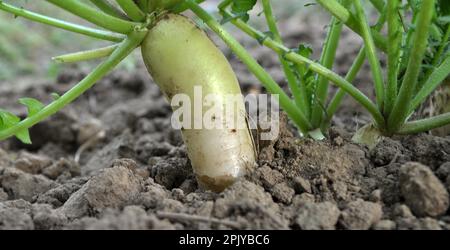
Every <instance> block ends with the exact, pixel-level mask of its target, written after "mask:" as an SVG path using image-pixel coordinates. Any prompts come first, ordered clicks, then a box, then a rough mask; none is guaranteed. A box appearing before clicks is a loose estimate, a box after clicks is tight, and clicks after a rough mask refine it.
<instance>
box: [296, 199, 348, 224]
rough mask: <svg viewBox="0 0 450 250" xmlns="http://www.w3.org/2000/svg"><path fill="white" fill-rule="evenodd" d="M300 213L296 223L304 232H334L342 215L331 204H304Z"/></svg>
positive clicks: (300, 208)
mask: <svg viewBox="0 0 450 250" xmlns="http://www.w3.org/2000/svg"><path fill="white" fill-rule="evenodd" d="M298 211H299V214H298V216H297V219H296V220H295V223H296V224H297V225H298V226H299V227H300V228H301V229H303V230H333V229H335V226H336V224H337V222H338V219H339V214H340V211H339V209H338V207H337V206H336V205H335V204H333V203H331V202H323V203H303V204H302V205H300V207H299V208H298Z"/></svg>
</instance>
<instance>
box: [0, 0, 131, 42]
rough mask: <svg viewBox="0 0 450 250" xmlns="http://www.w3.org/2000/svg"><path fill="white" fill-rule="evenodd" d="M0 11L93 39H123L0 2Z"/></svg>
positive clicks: (114, 40) (102, 31)
mask: <svg viewBox="0 0 450 250" xmlns="http://www.w3.org/2000/svg"><path fill="white" fill-rule="evenodd" d="M0 9H1V10H4V11H6V12H9V13H12V14H14V15H16V16H20V17H23V18H26V19H29V20H32V21H35V22H39V23H43V24H46V25H50V26H53V27H57V28H60V29H64V30H67V31H71V32H75V33H78V34H82V35H86V36H90V37H93V38H98V39H102V40H107V41H112V42H120V41H122V40H123V39H124V38H125V37H124V36H123V35H119V34H115V33H112V32H109V31H104V30H98V29H93V28H89V27H85V26H82V25H78V24H73V23H69V22H65V21H62V20H59V19H56V18H52V17H48V16H44V15H41V14H38V13H34V12H32V11H28V10H25V9H23V8H17V7H15V6H13V5H9V4H6V3H3V2H1V1H0Z"/></svg>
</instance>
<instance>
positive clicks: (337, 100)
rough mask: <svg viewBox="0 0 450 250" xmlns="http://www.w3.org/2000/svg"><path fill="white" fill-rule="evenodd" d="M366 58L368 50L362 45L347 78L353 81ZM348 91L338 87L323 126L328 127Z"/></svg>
mask: <svg viewBox="0 0 450 250" xmlns="http://www.w3.org/2000/svg"><path fill="white" fill-rule="evenodd" d="M365 59H366V50H365V48H364V47H362V48H361V49H360V50H359V52H358V55H357V56H356V58H355V61H354V62H353V64H352V66H351V67H350V70H349V71H348V73H347V75H346V76H345V80H347V81H348V82H353V81H354V80H355V78H356V76H357V75H358V73H359V71H360V70H361V68H362V66H363V64H364V61H365ZM345 94H346V92H345V91H344V90H343V89H338V90H337V92H336V94H335V95H334V96H333V98H332V99H331V101H330V104H329V105H328V108H327V113H326V114H327V119H326V120H325V122H324V125H323V126H322V128H323V129H324V128H325V127H328V126H329V124H330V122H331V119H332V117H333V116H334V114H335V113H336V111H337V109H338V107H339V106H340V105H341V102H342V99H343V98H344V96H345Z"/></svg>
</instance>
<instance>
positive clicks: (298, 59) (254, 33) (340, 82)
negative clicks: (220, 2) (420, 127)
mask: <svg viewBox="0 0 450 250" xmlns="http://www.w3.org/2000/svg"><path fill="white" fill-rule="evenodd" d="M196 6H198V5H196ZM199 8H200V7H199ZM191 9H192V8H191ZM223 12H224V14H226V15H231V13H229V12H227V11H225V10H224V11H223ZM231 23H232V24H233V25H235V26H236V27H237V28H239V29H240V30H242V31H243V32H244V33H246V34H247V35H249V36H250V37H252V38H254V39H256V40H258V41H262V44H263V45H264V46H266V47H268V48H270V49H272V50H273V51H275V52H276V53H278V54H284V57H285V58H286V60H288V61H291V62H293V63H296V64H301V65H308V67H309V69H311V70H312V71H314V72H316V73H317V74H319V75H322V76H324V77H326V78H327V79H328V80H330V81H331V82H333V83H334V84H335V85H336V86H338V87H339V88H342V89H343V90H344V91H346V92H347V93H348V94H349V95H350V96H352V97H353V98H354V99H355V100H356V101H357V102H359V103H360V104H361V105H362V106H363V107H365V108H366V109H367V110H368V111H369V113H371V115H372V116H373V118H374V120H375V123H376V125H377V126H378V127H379V128H383V127H384V123H385V121H384V117H383V115H382V114H381V112H380V111H379V110H378V108H377V106H376V105H375V104H374V103H372V101H371V100H370V99H369V98H368V97H367V96H366V95H364V94H363V93H362V92H361V91H359V90H358V89H357V88H355V87H354V86H353V85H352V84H351V83H349V82H348V81H346V80H345V79H343V78H342V77H340V76H339V75H337V74H336V73H334V72H333V71H331V70H329V69H327V68H325V67H323V66H322V65H320V64H319V63H316V62H314V61H312V60H310V59H308V58H305V57H303V56H301V55H298V54H297V53H295V52H293V51H291V50H290V49H288V48H286V47H284V46H283V45H282V44H279V43H277V42H275V41H274V40H272V39H271V38H269V37H267V36H265V35H264V34H263V33H261V32H260V31H258V30H256V29H255V28H253V27H252V26H250V25H248V24H247V23H245V22H243V21H242V20H240V19H233V20H231Z"/></svg>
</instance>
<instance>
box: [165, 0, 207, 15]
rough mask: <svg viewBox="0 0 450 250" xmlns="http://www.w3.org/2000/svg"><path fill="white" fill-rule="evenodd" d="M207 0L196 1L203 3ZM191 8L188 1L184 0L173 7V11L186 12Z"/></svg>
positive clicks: (196, 0)
mask: <svg viewBox="0 0 450 250" xmlns="http://www.w3.org/2000/svg"><path fill="white" fill-rule="evenodd" d="M204 1H206V0H195V2H196V3H197V4H201V3H203V2H204ZM187 9H189V5H188V4H187V3H186V1H183V2H182V3H180V4H178V5H176V6H175V7H174V8H173V9H172V12H173V13H181V12H184V11H185V10H187Z"/></svg>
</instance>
